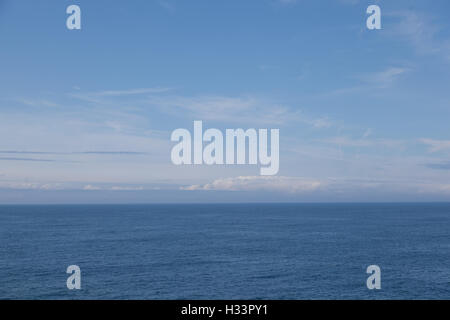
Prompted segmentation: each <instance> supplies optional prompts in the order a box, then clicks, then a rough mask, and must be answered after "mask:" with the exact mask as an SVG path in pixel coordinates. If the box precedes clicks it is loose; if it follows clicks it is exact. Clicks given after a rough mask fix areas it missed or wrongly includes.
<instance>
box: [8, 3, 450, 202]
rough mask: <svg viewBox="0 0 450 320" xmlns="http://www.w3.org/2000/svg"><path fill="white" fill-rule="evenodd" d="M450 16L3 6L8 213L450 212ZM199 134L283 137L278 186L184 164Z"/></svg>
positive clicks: (272, 179)
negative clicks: (174, 137)
mask: <svg viewBox="0 0 450 320" xmlns="http://www.w3.org/2000/svg"><path fill="white" fill-rule="evenodd" d="M72 4H76V5H78V6H80V8H81V17H82V28H81V30H68V29H67V27H66V19H67V17H68V14H66V8H67V7H68V6H69V5H72ZM373 4H375V5H378V6H379V7H380V8H381V24H382V28H381V29H380V30H369V29H367V27H366V19H367V18H368V16H369V15H368V14H367V13H366V9H367V7H368V6H369V5H373ZM449 14H450V2H448V0H435V1H432V2H431V1H425V0H420V1H415V0H407V1H406V0H405V1H403V0H398V1H377V0H370V1H363V0H329V1H309V0H298V1H295V0H246V1H242V0H227V1H222V0H215V1H211V0H192V1H182V0H179V1H176V0H145V1H140V0H133V1H106V0H89V1H87V0H78V1H77V0H40V1H31V0H28V1H25V0H0V46H1V49H0V204H9V203H19V204H32V203H54V204H60V203H159V202H164V203H172V202H174V203H180V202H182V203H184V202H403V201H450V126H449V119H450V92H449V89H450V86H449V83H450V20H449V19H448V17H449ZM194 120H201V121H203V126H204V127H205V128H218V129H220V130H223V131H225V129H228V128H230V129H237V128H243V129H248V128H257V129H259V128H267V129H273V128H276V129H279V130H280V170H279V172H278V174H277V175H276V176H261V175H260V174H259V167H258V166H254V165H234V166H230V165H228V166H219V165H216V166H206V165H200V166H199V165H197V166H194V165H191V166H175V165H174V164H173V163H172V162H171V158H170V153H171V149H172V148H173V147H174V145H175V143H174V142H172V141H171V140H170V136H171V133H172V132H173V131H174V130H175V129H177V128H186V129H188V130H190V131H192V130H193V122H194Z"/></svg>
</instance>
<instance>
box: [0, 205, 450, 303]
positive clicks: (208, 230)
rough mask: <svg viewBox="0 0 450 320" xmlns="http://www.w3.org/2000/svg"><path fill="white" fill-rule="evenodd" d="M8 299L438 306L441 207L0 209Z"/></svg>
mask: <svg viewBox="0 0 450 320" xmlns="http://www.w3.org/2000/svg"><path fill="white" fill-rule="evenodd" d="M372 264H375V265H378V266H380V268H381V278H382V280H381V285H382V289H381V290H378V291H376V290H368V289H367V287H366V279H367V277H368V275H367V274H366V268H367V266H369V265H372ZM69 265H78V266H80V268H81V273H82V290H80V291H69V290H68V289H67V287H66V279H67V277H68V276H69V275H67V274H66V268H67V267H68V266H69ZM18 298H20V299H353V298H356V299H391V298H393V299H403V298H406V299H423V298H431V299H450V204H258V205H256V204H239V205H237V204H236V205H231V204H230V205H219V204H214V205H122V206H112V205H111V206H104V205H98V206H91V205H89V206H0V299H18Z"/></svg>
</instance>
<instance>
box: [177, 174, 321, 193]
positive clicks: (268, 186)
mask: <svg viewBox="0 0 450 320" xmlns="http://www.w3.org/2000/svg"><path fill="white" fill-rule="evenodd" d="M322 185H323V182H321V181H319V180H312V179H305V178H297V177H282V176H241V177H237V178H223V179H217V180H215V181H213V182H212V183H208V184H204V185H191V186H188V187H182V188H181V189H182V190H189V191H195V190H216V191H277V192H288V193H301V192H308V191H314V190H317V189H319V188H320V187H321V186H322Z"/></svg>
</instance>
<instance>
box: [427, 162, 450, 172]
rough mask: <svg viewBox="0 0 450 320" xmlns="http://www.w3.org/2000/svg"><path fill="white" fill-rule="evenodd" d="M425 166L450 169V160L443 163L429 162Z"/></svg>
mask: <svg viewBox="0 0 450 320" xmlns="http://www.w3.org/2000/svg"><path fill="white" fill-rule="evenodd" d="M425 166H426V167H428V168H431V169H436V170H450V161H449V162H442V163H427V164H425Z"/></svg>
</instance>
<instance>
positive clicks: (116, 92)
mask: <svg viewBox="0 0 450 320" xmlns="http://www.w3.org/2000/svg"><path fill="white" fill-rule="evenodd" d="M170 90H171V88H162V87H156V88H140V89H129V90H109V91H100V92H94V93H91V95H94V96H129V95H140V94H149V93H162V92H167V91H170Z"/></svg>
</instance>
